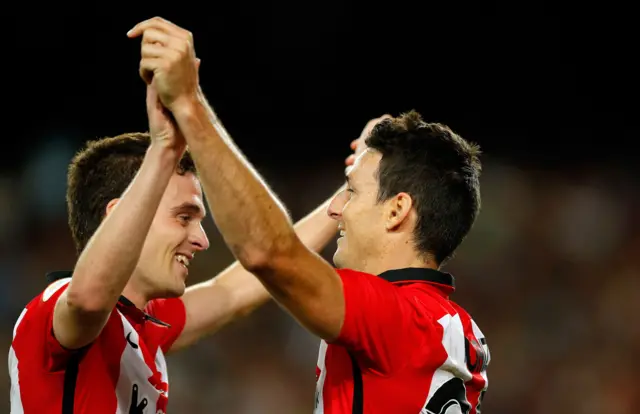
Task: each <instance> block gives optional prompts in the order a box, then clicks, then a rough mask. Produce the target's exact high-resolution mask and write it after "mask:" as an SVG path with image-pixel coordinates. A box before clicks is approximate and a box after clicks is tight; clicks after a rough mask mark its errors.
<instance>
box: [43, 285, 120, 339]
mask: <svg viewBox="0 0 640 414" xmlns="http://www.w3.org/2000/svg"><path fill="white" fill-rule="evenodd" d="M68 292H69V289H64V291H63V292H62V293H61V294H60V295H59V297H57V300H56V301H55V306H53V310H52V312H53V318H52V331H53V334H54V335H55V338H56V340H57V341H58V342H59V343H60V345H61V346H63V347H64V348H66V349H69V350H76V349H80V348H83V347H85V346H87V345H89V344H90V343H92V342H93V341H94V340H95V339H96V338H97V337H98V335H100V332H102V329H103V328H104V326H105V325H106V323H107V321H108V320H109V315H110V314H111V311H106V310H99V311H95V312H94V311H87V310H85V309H81V308H78V307H75V306H73V305H72V304H71V303H70V301H69V300H68V296H67V295H68ZM45 293H46V291H45Z"/></svg>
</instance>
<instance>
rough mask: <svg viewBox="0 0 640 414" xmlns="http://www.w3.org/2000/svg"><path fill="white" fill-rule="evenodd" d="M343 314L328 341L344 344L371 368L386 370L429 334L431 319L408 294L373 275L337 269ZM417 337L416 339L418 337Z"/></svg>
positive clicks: (403, 361) (395, 365)
mask: <svg viewBox="0 0 640 414" xmlns="http://www.w3.org/2000/svg"><path fill="white" fill-rule="evenodd" d="M338 274H339V275H340V278H341V279H342V284H343V291H344V299H345V317H344V322H343V325H342V329H341V331H340V335H339V337H338V338H337V339H336V340H334V341H333V342H332V343H334V344H337V345H342V346H344V347H346V348H347V349H348V350H349V351H350V352H351V353H352V354H354V356H356V357H357V358H358V359H360V360H364V361H366V363H367V364H366V365H371V366H372V367H373V369H376V370H379V371H381V372H390V371H391V370H393V369H394V368H397V367H399V366H401V365H402V364H403V363H405V362H406V361H407V355H408V354H409V353H410V352H411V350H412V349H413V347H415V346H416V345H418V341H419V342H424V340H425V339H427V338H426V336H428V335H429V333H430V331H432V330H431V329H430V326H431V321H430V320H428V316H425V315H424V313H422V312H418V311H417V309H416V306H415V304H414V303H412V300H411V297H410V295H407V294H404V293H403V292H402V291H401V289H400V288H399V287H398V286H395V285H393V284H391V283H390V282H387V281H386V280H384V279H381V278H379V277H377V276H374V275H371V274H367V273H361V272H357V271H353V270H345V269H339V270H338ZM418 337H420V338H418Z"/></svg>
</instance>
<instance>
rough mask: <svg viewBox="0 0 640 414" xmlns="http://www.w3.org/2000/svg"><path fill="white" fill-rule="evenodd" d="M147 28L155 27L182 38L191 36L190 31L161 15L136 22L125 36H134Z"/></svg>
mask: <svg viewBox="0 0 640 414" xmlns="http://www.w3.org/2000/svg"><path fill="white" fill-rule="evenodd" d="M149 29H157V30H159V31H161V32H164V33H167V34H171V35H173V36H179V37H181V38H183V39H186V38H189V39H191V38H192V36H191V32H189V31H187V30H184V29H183V28H181V27H179V26H177V25H175V24H173V23H171V22H170V21H168V20H165V19H163V18H161V17H154V18H151V19H148V20H145V21H143V22H140V23H138V24H137V25H135V26H134V27H133V28H132V29H131V30H129V31H128V32H127V36H128V37H129V38H135V37H138V36H140V35H141V34H142V33H144V32H145V31H146V30H149Z"/></svg>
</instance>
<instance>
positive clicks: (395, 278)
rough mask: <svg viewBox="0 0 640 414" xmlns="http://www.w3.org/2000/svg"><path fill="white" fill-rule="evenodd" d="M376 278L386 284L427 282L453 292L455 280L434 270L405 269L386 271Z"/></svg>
mask: <svg viewBox="0 0 640 414" xmlns="http://www.w3.org/2000/svg"><path fill="white" fill-rule="evenodd" d="M378 276H380V277H381V278H383V279H384V280H386V281H387V282H392V283H396V282H429V283H436V284H438V285H443V286H447V287H449V288H451V289H453V290H455V288H456V284H455V279H454V278H453V276H452V275H451V274H449V273H444V272H441V271H439V270H435V269H427V268H418V267H407V268H404V269H394V270H387V271H386V272H383V273H380V274H379V275H378Z"/></svg>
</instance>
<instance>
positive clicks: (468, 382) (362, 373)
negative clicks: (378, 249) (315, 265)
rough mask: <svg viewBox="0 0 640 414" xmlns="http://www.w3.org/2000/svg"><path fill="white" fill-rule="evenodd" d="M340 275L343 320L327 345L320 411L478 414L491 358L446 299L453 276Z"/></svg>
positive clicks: (418, 272) (405, 272) (421, 272)
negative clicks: (343, 296)
mask: <svg viewBox="0 0 640 414" xmlns="http://www.w3.org/2000/svg"><path fill="white" fill-rule="evenodd" d="M338 273H339V275H340V277H341V279H342V282H343V286H344V295H345V306H346V310H345V321H344V324H343V328H342V332H341V333H340V336H339V338H338V339H337V340H336V341H334V342H333V343H331V344H326V343H325V342H324V341H323V342H322V343H321V347H320V355H319V358H318V365H317V368H316V369H317V371H319V375H318V380H317V388H316V407H315V411H314V412H315V413H316V414H321V413H322V414H346V413H354V414H359V413H362V412H364V413H367V414H376V413H390V412H393V413H395V414H404V413H407V414H416V413H420V412H422V413H443V412H446V410H447V409H448V408H449V407H450V406H452V405H458V406H459V407H460V409H459V411H461V412H475V409H476V406H477V405H478V397H479V395H480V393H481V392H482V391H483V390H484V389H486V364H487V363H488V349H487V351H486V356H485V355H482V352H483V350H484V349H485V348H484V347H483V346H482V345H481V346H480V347H479V348H478V347H476V346H474V344H475V343H480V342H481V341H483V340H484V336H482V333H481V332H480V330H479V329H477V326H476V325H475V324H474V323H473V321H472V320H471V318H470V317H469V316H468V314H467V313H466V312H464V310H462V309H461V308H460V307H459V306H457V305H455V304H454V303H453V302H451V301H450V300H449V298H448V294H449V293H450V292H453V290H454V286H453V278H452V276H451V275H448V274H446V273H441V272H438V271H435V270H430V269H402V270H395V271H390V272H385V273H384V274H382V275H380V276H374V275H369V274H366V273H361V272H355V271H351V270H338ZM467 343H469V344H470V346H469V351H468V352H467V351H466V347H465V345H466V344H467ZM467 354H469V355H470V356H468V355H467ZM473 361H476V362H473ZM482 361H484V363H483V364H482V365H478V363H479V362H482ZM353 363H355V366H353V365H352V364H353ZM470 367H471V368H472V369H470ZM472 371H473V372H472ZM354 374H355V376H356V377H355V378H354ZM471 410H474V411H471ZM454 412H455V411H454Z"/></svg>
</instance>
